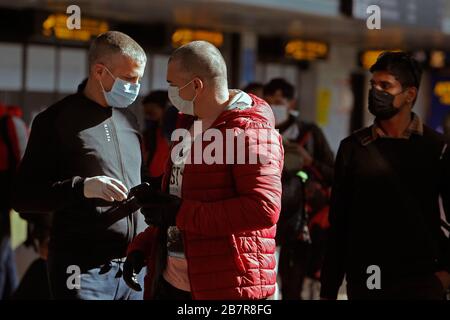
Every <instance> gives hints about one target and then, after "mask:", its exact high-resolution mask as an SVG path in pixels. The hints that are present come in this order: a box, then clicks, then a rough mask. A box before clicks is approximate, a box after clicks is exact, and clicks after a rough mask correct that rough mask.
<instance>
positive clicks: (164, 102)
mask: <svg viewBox="0 0 450 320" xmlns="http://www.w3.org/2000/svg"><path fill="white" fill-rule="evenodd" d="M168 102H169V97H168V95H167V91H164V90H155V91H152V92H150V93H149V94H148V95H146V96H145V97H144V99H142V104H147V103H155V104H157V105H158V106H160V107H161V108H163V109H165V108H166V107H167V106H168Z"/></svg>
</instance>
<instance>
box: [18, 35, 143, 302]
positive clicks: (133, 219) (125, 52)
mask: <svg viewBox="0 0 450 320" xmlns="http://www.w3.org/2000/svg"><path fill="white" fill-rule="evenodd" d="M145 64H146V55H145V52H144V51H143V49H142V48H141V47H140V46H139V45H138V44H137V43H136V42H135V41H134V40H133V39H131V38H130V37H129V36H127V35H125V34H123V33H120V32H115V31H111V32H107V33H104V34H102V35H100V36H99V37H97V39H95V40H94V42H93V44H92V46H91V48H90V51H89V68H90V72H89V78H88V80H87V82H86V85H85V87H84V89H83V90H81V91H79V92H78V93H76V94H74V95H70V96H68V97H66V98H64V99H63V100H61V101H59V102H57V103H55V104H54V105H52V106H50V107H49V108H47V109H46V110H45V111H43V112H41V113H40V114H39V115H38V116H37V117H36V119H35V120H34V122H33V127H32V130H31V135H30V139H29V143H28V146H27V150H26V152H25V156H24V158H23V161H22V163H21V165H20V167H19V171H18V176H17V184H16V187H15V190H14V196H13V197H14V199H13V207H14V208H15V209H16V210H17V211H19V212H35V213H43V212H54V215H53V227H52V231H51V239H50V244H49V257H48V268H49V278H50V287H51V288H50V289H51V293H52V295H53V297H54V298H57V299H139V298H142V295H141V294H140V293H136V292H132V291H131V290H130V289H128V287H127V286H126V285H125V283H124V282H123V280H122V278H121V273H122V270H121V264H122V262H123V257H124V256H125V253H126V248H127V245H128V244H129V243H130V242H131V240H132V239H133V237H134V236H135V235H136V234H137V233H139V232H140V231H142V230H143V228H144V221H143V218H142V217H141V215H140V214H139V213H138V212H134V213H133V212H130V214H129V215H128V216H127V217H125V218H122V219H120V220H118V221H115V222H110V221H108V222H106V221H107V220H106V218H107V217H106V216H107V214H106V213H105V211H106V210H108V209H109V208H110V207H111V205H112V204H113V201H122V200H124V199H126V197H127V192H128V190H129V189H130V188H131V187H134V186H136V185H138V184H139V183H140V181H141V176H140V172H141V150H140V138H139V132H138V127H137V121H136V118H135V116H134V115H133V114H132V113H131V111H130V110H129V109H127V106H128V105H130V104H131V103H132V102H133V101H134V100H135V99H136V96H137V94H138V91H139V80H140V79H141V78H142V75H143V72H144V68H145ZM138 278H139V279H140V280H142V278H143V274H142V275H140V277H138Z"/></svg>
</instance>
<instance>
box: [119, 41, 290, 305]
mask: <svg viewBox="0 0 450 320" xmlns="http://www.w3.org/2000/svg"><path fill="white" fill-rule="evenodd" d="M167 80H168V82H169V84H170V87H169V98H170V100H171V102H172V104H173V105H174V106H175V107H177V108H178V109H179V110H180V112H181V113H182V116H181V118H180V121H179V124H180V128H184V129H185V130H181V131H180V130H178V131H177V130H176V131H175V132H174V134H173V135H172V141H174V143H173V146H172V149H171V157H170V159H169V160H168V163H167V168H166V171H165V175H164V178H163V183H162V189H161V191H153V192H152V193H151V194H149V195H148V196H147V199H148V203H147V204H146V205H145V206H144V208H143V209H142V213H143V214H144V216H145V218H146V222H147V223H148V224H149V227H148V228H147V229H146V230H145V231H144V232H142V233H141V234H139V235H138V236H137V237H136V238H135V239H134V241H133V242H132V243H131V245H130V246H129V249H128V257H127V261H126V262H125V266H124V279H126V281H127V283H128V284H129V286H130V287H132V288H135V289H137V290H139V289H140V288H139V286H138V285H137V284H136V283H134V281H133V275H134V274H136V273H138V272H139V271H140V269H141V268H142V267H144V266H145V265H147V268H148V274H147V277H146V280H145V290H144V298H145V299H174V300H175V299H233V300H237V299H266V298H268V297H270V296H271V295H272V294H273V293H274V292H275V284H276V271H275V270H276V268H275V267H276V266H275V264H276V262H275V234H276V223H277V221H278V217H279V212H280V203H281V200H280V199H281V172H282V168H283V147H282V141H281V137H280V135H279V134H278V132H277V131H276V130H275V129H274V117H273V113H272V111H271V109H270V107H269V105H268V104H267V103H266V102H265V101H264V100H261V99H259V98H257V97H256V96H253V95H248V94H246V93H244V92H242V91H239V90H229V89H228V83H227V72H226V65H225V62H224V60H223V57H222V55H221V54H220V51H219V50H218V49H217V48H215V47H214V46H213V45H211V44H209V43H208V42H205V41H194V42H191V43H189V44H187V45H184V46H182V47H180V48H178V49H177V50H176V51H175V52H174V53H173V54H172V56H171V58H170V60H169V65H168V71H167ZM194 120H198V121H195V123H194ZM200 126H201V129H199V127H200ZM243 136H244V137H245V138H246V140H241V141H244V142H243V143H242V144H241V143H240V142H239V141H240V138H241V137H243ZM181 137H183V138H182V139H181ZM192 137H193V138H192ZM189 138H190V139H192V141H195V142H193V143H190V142H191V140H189ZM178 140H181V142H178V143H177V142H176V141H178ZM212 141H213V142H212ZM220 142H223V143H220ZM213 145H214V146H213ZM180 146H182V148H180ZM214 147H215V148H214ZM212 149H214V152H212V151H211V150H212ZM242 151H243V152H242ZM198 157H200V158H201V159H198ZM254 157H256V158H258V160H257V161H254V160H255V158H254ZM211 158H213V160H214V161H211ZM252 159H253V161H252Z"/></svg>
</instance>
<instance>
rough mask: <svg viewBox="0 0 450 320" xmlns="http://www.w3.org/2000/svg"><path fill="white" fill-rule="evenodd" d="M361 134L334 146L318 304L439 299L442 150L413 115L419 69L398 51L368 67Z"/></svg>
mask: <svg viewBox="0 0 450 320" xmlns="http://www.w3.org/2000/svg"><path fill="white" fill-rule="evenodd" d="M370 72H371V73H372V78H371V80H370V86H371V88H370V91H369V101H368V102H369V111H370V112H371V113H372V114H373V115H374V116H375V121H374V123H373V125H371V126H370V127H366V128H363V129H361V130H359V131H357V132H355V133H353V134H352V135H351V136H349V137H347V138H345V139H344V140H343V141H342V142H341V144H340V147H339V150H338V154H337V159H336V168H335V179H334V185H333V190H332V196H331V209H330V215H329V221H330V224H331V227H330V233H329V239H328V246H327V247H328V248H327V252H326V255H325V260H324V265H323V269H322V275H321V282H322V286H321V297H322V298H323V299H336V297H337V293H338V290H339V287H340V286H341V284H342V282H343V279H344V277H345V278H346V282H347V296H348V298H349V299H352V300H354V299H363V300H379V299H382V300H391V299H402V300H404V299H414V300H416V299H421V300H424V299H425V300H428V299H433V300H434V299H436V300H443V298H444V290H446V289H448V288H449V286H450V274H449V272H450V240H449V239H448V238H447V237H446V236H445V234H444V232H443V230H442V229H441V225H442V221H441V219H440V208H439V196H441V197H442V203H443V207H444V211H445V213H446V217H447V221H449V219H450V150H449V149H450V148H449V147H448V144H447V140H446V139H445V137H444V136H443V135H441V134H440V133H437V132H436V131H434V130H433V129H431V128H429V127H427V126H426V125H424V124H423V123H422V120H421V119H420V117H419V116H418V115H417V114H415V113H414V112H413V111H412V108H413V106H414V103H415V101H416V99H417V95H418V92H419V86H420V80H421V75H422V70H421V67H420V65H419V63H418V62H417V61H416V60H415V59H414V58H412V57H411V56H410V55H409V54H407V53H405V52H384V53H382V54H381V55H380V56H379V57H378V59H377V61H376V62H375V64H374V65H372V67H371V68H370Z"/></svg>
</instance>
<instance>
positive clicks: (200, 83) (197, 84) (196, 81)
mask: <svg viewBox="0 0 450 320" xmlns="http://www.w3.org/2000/svg"><path fill="white" fill-rule="evenodd" d="M193 82H194V89H195V90H197V89H200V91H202V90H203V87H204V86H205V84H204V83H203V81H202V80H201V79H200V78H195V79H194V81H193Z"/></svg>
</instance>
